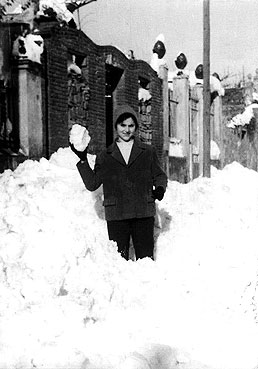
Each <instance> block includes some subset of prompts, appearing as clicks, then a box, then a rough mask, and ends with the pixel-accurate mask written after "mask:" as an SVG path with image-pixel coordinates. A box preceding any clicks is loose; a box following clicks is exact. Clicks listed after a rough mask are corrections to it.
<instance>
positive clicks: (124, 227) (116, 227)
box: [107, 217, 154, 260]
mask: <svg viewBox="0 0 258 369" xmlns="http://www.w3.org/2000/svg"><path fill="white" fill-rule="evenodd" d="M107 228H108V236H109V239H110V240H113V241H116V243H117V246H118V252H120V253H121V255H122V256H123V257H124V258H125V259H126V260H128V259H129V246H130V236H132V241H133V246H134V251H135V256H136V259H142V258H145V257H147V256H148V257H150V258H152V259H153V249H154V237H153V231H154V217H148V218H133V219H125V220H109V221H107Z"/></svg>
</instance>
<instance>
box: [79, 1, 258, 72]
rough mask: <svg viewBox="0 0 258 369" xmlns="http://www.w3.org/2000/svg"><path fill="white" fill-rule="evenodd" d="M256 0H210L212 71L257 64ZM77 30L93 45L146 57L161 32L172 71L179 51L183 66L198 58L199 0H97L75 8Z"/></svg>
mask: <svg viewBox="0 0 258 369" xmlns="http://www.w3.org/2000/svg"><path fill="white" fill-rule="evenodd" d="M257 19H258V4H257V1H256V0H210V31H211V41H210V42H211V54H210V55H211V57H210V59H211V72H217V73H219V74H220V75H222V76H223V75H226V74H227V73H228V72H230V73H231V74H232V75H235V74H236V75H237V76H239V75H240V76H242V75H243V74H244V75H245V78H246V75H247V74H248V73H251V74H252V75H254V74H255V70H256V68H258V43H257V39H258V26H257ZM80 21H81V28H82V30H83V31H84V32H85V33H86V34H87V35H88V36H89V37H90V38H91V39H92V40H93V41H94V42H95V43H97V44H99V45H106V44H111V45H114V46H117V47H118V48H120V49H121V50H122V51H124V52H126V51H128V50H129V49H132V50H134V53H135V56H136V57H137V58H138V59H143V60H146V61H148V62H149V61H150V59H151V56H152V47H153V45H154V43H155V40H156V37H157V36H158V35H159V34H164V37H165V46H166V49H167V53H166V56H165V57H166V60H167V62H168V65H169V68H170V69H175V65H174V59H175V57H176V56H177V54H178V53H179V52H181V51H182V52H184V53H185V54H186V56H187V58H188V69H189V70H194V69H195V68H196V66H197V65H198V64H200V63H202V62H203V60H202V53H203V42H202V41H203V2H202V0H159V1H156V0H140V1H139V0H127V1H125V0H123V1H122V0H97V1H94V2H92V3H90V4H89V5H86V6H84V7H82V8H81V9H80Z"/></svg>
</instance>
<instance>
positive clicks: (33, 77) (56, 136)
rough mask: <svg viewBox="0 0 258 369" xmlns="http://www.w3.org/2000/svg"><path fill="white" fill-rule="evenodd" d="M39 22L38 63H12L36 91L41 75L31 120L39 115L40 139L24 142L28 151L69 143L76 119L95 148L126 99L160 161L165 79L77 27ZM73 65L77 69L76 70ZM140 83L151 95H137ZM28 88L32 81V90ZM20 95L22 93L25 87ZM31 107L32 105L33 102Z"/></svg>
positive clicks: (45, 152) (103, 142)
mask: <svg viewBox="0 0 258 369" xmlns="http://www.w3.org/2000/svg"><path fill="white" fill-rule="evenodd" d="M11 27H12V25H10V28H11ZM38 28H39V30H40V34H41V36H42V37H43V39H44V52H43V54H42V55H41V62H42V64H41V65H39V64H37V63H33V62H30V61H28V60H27V61H24V60H23V61H22V63H21V61H18V64H24V63H25V64H26V63H27V66H28V67H26V68H25V66H22V67H20V66H19V65H18V67H17V62H16V63H11V65H10V69H11V78H12V77H14V76H15V75H16V76H17V73H21V72H19V68H20V69H22V70H23V72H24V73H25V74H26V76H27V77H26V78H27V79H28V80H29V82H28V83H27V85H30V86H33V83H35V91H38V90H37V89H38V87H39V84H38V83H39V81H41V82H40V90H41V91H38V92H37V100H39V99H41V102H42V104H41V110H42V112H41V113H40V111H37V114H38V118H36V117H35V121H37V124H39V121H41V125H42V128H41V129H40V128H39V129H37V130H38V132H39V135H40V140H41V141H42V144H41V145H39V146H41V149H40V152H38V151H37V150H36V153H33V152H32V151H31V150H30V147H28V150H27V157H29V158H35V159H37V158H39V157H41V156H45V157H47V158H49V157H50V155H51V154H52V153H54V152H55V151H56V150H57V149H58V148H59V147H67V146H68V133H69V129H70V128H71V126H72V125H73V124H74V123H79V124H82V125H84V126H86V127H87V128H88V130H89V132H90V135H91V137H92V140H91V143H90V148H89V149H90V152H91V153H94V154H96V153H98V152H99V151H101V150H102V149H103V148H104V147H106V146H108V145H109V144H110V143H111V142H112V141H113V138H114V128H113V112H114V110H115V109H116V107H118V106H119V105H122V104H129V105H130V106H132V107H133V108H134V109H135V111H136V112H139V118H140V129H139V133H138V134H139V136H140V139H141V140H143V141H145V142H147V143H152V144H153V145H154V146H155V147H156V149H157V152H158V156H159V158H160V159H161V161H162V162H163V159H164V151H163V142H164V137H163V135H164V130H163V96H162V94H163V90H162V86H163V81H162V79H161V78H159V77H158V75H157V73H156V72H155V71H154V70H153V69H152V68H151V67H150V65H149V64H148V63H147V62H144V61H142V60H131V59H128V58H127V57H126V56H125V55H124V54H123V53H122V52H121V51H120V50H118V49H117V48H115V47H113V46H99V45H96V44H95V43H94V42H93V41H92V40H90V39H89V38H88V37H87V36H86V35H85V34H84V33H83V32H82V31H80V30H77V29H73V28H69V27H66V26H60V25H59V24H58V23H51V22H49V23H41V24H39V27H38ZM15 64H16V67H15ZM76 68H77V69H78V68H79V70H80V71H81V74H80V73H79V74H78V73H76ZM16 80H17V78H16ZM18 80H19V78H18ZM21 80H22V79H21ZM23 80H24V79H23ZM18 84H19V81H18ZM140 88H144V89H147V90H148V92H149V94H150V96H151V98H150V100H149V101H148V103H147V104H144V103H143V102H142V101H140V100H139V89H140ZM18 89H19V86H17V91H18ZM32 90H33V88H31V87H30V91H29V93H30V94H32ZM26 92H27V91H24V94H26ZM20 95H21V96H22V98H23V97H24V96H23V93H21V94H20ZM32 98H34V97H33V95H31V96H29V97H28V98H27V100H28V101H27V102H26V103H27V104H28V106H29V104H30V100H31V99H32ZM16 103H17V102H16ZM23 105H24V104H23ZM145 105H146V106H145ZM30 109H31V110H33V106H32V105H30ZM20 110H21V109H20ZM17 111H19V109H17ZM20 115H21V114H20ZM21 118H22V117H21V116H19V114H18V116H17V117H16V119H14V122H13V126H19V125H21ZM24 124H26V123H24ZM35 124H36V122H35ZM32 126H33V123H32ZM32 129H33V127H32ZM20 131H21V129H20ZM28 135H30V132H28ZM34 135H35V129H34ZM34 139H35V137H34ZM29 141H30V140H29V139H28V140H27V144H28V146H30V142H29ZM25 146H26V144H25Z"/></svg>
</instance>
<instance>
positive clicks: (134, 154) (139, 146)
mask: <svg viewBox="0 0 258 369" xmlns="http://www.w3.org/2000/svg"><path fill="white" fill-rule="evenodd" d="M145 149H146V146H145V145H144V144H143V143H142V142H141V141H140V140H138V139H134V143H133V147H132V151H131V154H130V158H129V162H128V164H126V163H125V161H124V158H123V156H122V154H121V152H120V150H119V148H118V146H117V144H116V141H115V142H113V143H112V145H110V146H109V147H108V148H107V153H108V154H111V156H112V157H113V158H114V159H116V160H117V161H119V163H121V164H123V165H125V166H126V165H128V166H130V165H131V164H132V163H133V162H134V161H135V159H137V158H138V156H139V155H140V154H141V153H142V152H143V151H144V150H145Z"/></svg>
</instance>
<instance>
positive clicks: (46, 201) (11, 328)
mask: <svg viewBox="0 0 258 369" xmlns="http://www.w3.org/2000/svg"><path fill="white" fill-rule="evenodd" d="M89 159H90V161H91V165H93V164H94V157H92V156H90V155H89ZM76 161H77V160H76V157H75V156H74V154H73V153H72V152H71V150H70V149H69V148H64V149H59V150H58V151H57V153H55V154H54V155H52V157H51V158H50V160H49V161H47V160H46V159H44V158H42V159H41V160H40V161H39V162H37V161H31V160H27V161H26V162H24V163H22V164H21V165H20V166H19V167H18V168H17V169H16V170H15V171H14V172H12V171H10V170H7V171H5V172H4V173H3V174H2V175H1V176H0V191H1V196H0V213H1V217H0V248H1V252H0V255H1V256H0V264H1V273H0V281H1V283H0V291H1V294H0V296H1V299H0V328H1V330H0V368H1V369H7V368H8V369H25V368H26V369H32V368H42V369H45V368H46V369H50V368H51V369H59V368H62V369H63V368H71V369H75V368H80V369H104V368H105V369H135V368H137V369H143V368H144V369H146V368H148V369H154V368H155V369H156V368H158V369H176V368H182V369H196V368H198V369H200V368H207V369H208V368H220V369H222V368H223V369H253V368H254V367H255V366H256V365H257V364H258V353H257V339H258V328H257V324H258V318H257V292H256V291H257V279H258V278H257V265H258V264H257V256H258V255H257V254H258V250H257V246H256V245H257V239H258V227H257V222H258V207H257V203H258V174H257V173H256V172H254V171H252V170H248V169H246V168H244V167H242V166H241V165H239V164H238V163H232V164H230V165H228V166H227V167H225V168H224V169H223V170H222V171H218V170H216V169H215V168H213V171H212V178H211V179H208V178H199V179H196V180H194V181H193V182H191V183H188V184H180V183H178V182H169V186H168V190H167V192H166V194H165V198H164V200H163V201H162V202H160V203H158V204H157V210H158V220H159V221H158V222H157V223H156V224H158V225H159V228H158V227H157V228H156V229H155V236H156V239H157V244H156V261H155V262H153V261H152V260H150V259H148V258H146V259H143V260H139V261H137V262H133V261H126V260H124V259H123V258H121V257H120V255H119V254H118V253H117V251H116V245H115V243H113V242H109V241H108V238H107V232H106V224H105V221H104V215H103V209H102V205H101V204H102V193H101V189H100V190H99V191H96V192H94V193H90V192H88V191H87V190H86V189H85V188H84V186H83V183H82V181H81V179H80V176H79V174H78V172H77V169H76V167H75V164H76ZM243 188H247V189H248V191H246V192H245V196H242V194H243V191H242V190H243Z"/></svg>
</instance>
